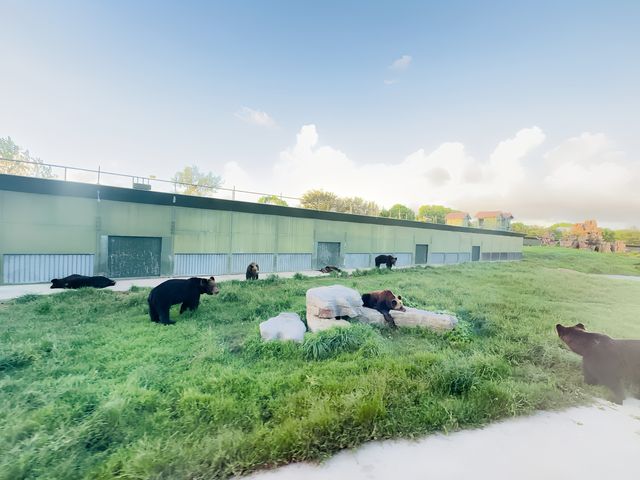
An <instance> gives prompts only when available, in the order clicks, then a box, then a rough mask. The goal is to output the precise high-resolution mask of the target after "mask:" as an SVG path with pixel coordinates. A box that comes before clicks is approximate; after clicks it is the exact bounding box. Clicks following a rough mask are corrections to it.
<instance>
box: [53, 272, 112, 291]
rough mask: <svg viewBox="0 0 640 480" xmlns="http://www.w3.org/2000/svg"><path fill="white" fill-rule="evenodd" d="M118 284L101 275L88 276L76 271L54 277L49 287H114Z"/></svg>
mask: <svg viewBox="0 0 640 480" xmlns="http://www.w3.org/2000/svg"><path fill="white" fill-rule="evenodd" d="M115 284H116V282H114V281H113V280H111V279H110V278H107V277H103V276H101V275H98V276H95V277H87V276H85V275H78V274H77V273H74V274H73V275H69V276H68V277H64V278H52V279H51V287H49V288H83V287H93V288H105V287H113V286H114V285H115Z"/></svg>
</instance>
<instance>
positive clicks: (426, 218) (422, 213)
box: [416, 205, 458, 223]
mask: <svg viewBox="0 0 640 480" xmlns="http://www.w3.org/2000/svg"><path fill="white" fill-rule="evenodd" d="M457 211H458V210H453V209H452V208H448V207H445V206H442V205H422V206H421V207H420V208H419V209H418V216H417V217H416V220H418V221H419V222H432V223H445V218H444V217H445V216H446V215H447V213H452V212H457Z"/></svg>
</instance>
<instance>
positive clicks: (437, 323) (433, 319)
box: [356, 307, 458, 331]
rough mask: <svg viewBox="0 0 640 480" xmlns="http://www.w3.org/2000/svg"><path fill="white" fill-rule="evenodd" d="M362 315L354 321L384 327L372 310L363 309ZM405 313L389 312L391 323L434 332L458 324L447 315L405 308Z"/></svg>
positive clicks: (383, 321)
mask: <svg viewBox="0 0 640 480" xmlns="http://www.w3.org/2000/svg"><path fill="white" fill-rule="evenodd" d="M362 310H363V312H362V315H360V316H359V317H358V318H357V319H356V320H357V321H359V322H362V323H367V324H369V325H380V326H385V325H387V322H386V321H385V319H384V317H383V316H382V314H381V313H380V312H378V311H377V310H374V309H372V308H363V309H362ZM406 310H407V311H406V312H400V311H398V310H391V312H389V313H390V314H391V316H392V317H393V321H394V322H396V325H397V326H399V327H421V328H428V329H430V330H436V331H446V330H453V329H454V328H455V326H456V325H457V324H458V319H457V318H456V317H455V316H454V315H450V314H448V313H437V312H430V311H428V310H418V309H417V308H411V307H406Z"/></svg>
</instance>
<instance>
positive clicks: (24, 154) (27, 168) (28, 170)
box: [0, 137, 54, 178]
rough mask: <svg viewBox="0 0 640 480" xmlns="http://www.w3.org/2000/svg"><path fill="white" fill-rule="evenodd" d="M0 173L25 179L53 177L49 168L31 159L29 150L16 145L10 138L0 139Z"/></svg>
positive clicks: (35, 159) (33, 158) (35, 158)
mask: <svg viewBox="0 0 640 480" xmlns="http://www.w3.org/2000/svg"><path fill="white" fill-rule="evenodd" d="M1 159H4V160H1ZM8 160H20V161H22V162H33V163H18V162H11V161H8ZM0 173H6V174H9V175H22V176H25V177H41V178H53V177H54V175H53V173H52V172H51V167H48V166H46V165H42V160H40V159H39V158H37V157H32V156H31V155H30V154H29V150H25V149H24V148H21V147H19V146H18V145H16V144H15V142H14V141H13V140H12V139H11V137H6V138H3V137H0Z"/></svg>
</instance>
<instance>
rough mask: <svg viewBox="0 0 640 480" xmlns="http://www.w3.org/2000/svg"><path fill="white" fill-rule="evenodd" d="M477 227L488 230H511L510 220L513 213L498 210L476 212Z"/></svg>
mask: <svg viewBox="0 0 640 480" xmlns="http://www.w3.org/2000/svg"><path fill="white" fill-rule="evenodd" d="M476 218H477V219H478V227H479V228H488V229H490V230H511V220H513V215H511V213H509V212H501V211H499V210H495V211H491V212H478V213H476Z"/></svg>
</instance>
